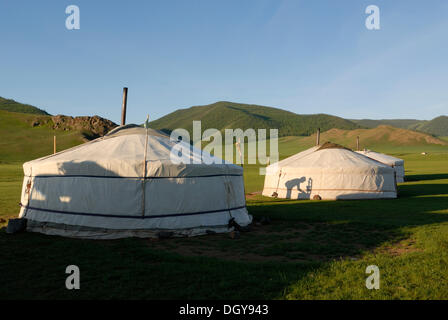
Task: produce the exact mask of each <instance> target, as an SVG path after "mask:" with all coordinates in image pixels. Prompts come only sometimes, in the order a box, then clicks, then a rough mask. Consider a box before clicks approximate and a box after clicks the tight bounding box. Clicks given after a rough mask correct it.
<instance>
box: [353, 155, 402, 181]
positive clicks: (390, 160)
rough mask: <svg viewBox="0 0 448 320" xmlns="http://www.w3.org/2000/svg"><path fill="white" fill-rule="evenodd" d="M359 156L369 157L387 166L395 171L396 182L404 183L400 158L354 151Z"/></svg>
mask: <svg viewBox="0 0 448 320" xmlns="http://www.w3.org/2000/svg"><path fill="white" fill-rule="evenodd" d="M356 152H358V153H360V154H363V155H365V156H366V157H369V158H371V159H373V160H376V161H379V162H381V163H384V164H387V165H388V166H390V167H392V168H394V169H395V175H396V177H397V182H398V183H402V182H404V160H403V159H400V158H395V157H392V156H389V155H387V154H384V153H379V152H375V151H371V150H364V151H356Z"/></svg>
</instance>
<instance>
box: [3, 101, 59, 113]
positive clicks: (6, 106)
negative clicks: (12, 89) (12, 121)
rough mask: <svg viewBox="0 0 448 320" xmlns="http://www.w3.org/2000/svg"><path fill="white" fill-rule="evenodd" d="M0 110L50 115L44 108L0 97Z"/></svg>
mask: <svg viewBox="0 0 448 320" xmlns="http://www.w3.org/2000/svg"><path fill="white" fill-rule="evenodd" d="M0 110H5V111H10V112H20V113H31V114H40V115H47V116H48V115H50V114H49V113H47V112H46V111H45V110H42V109H39V108H37V107H35V106H32V105H29V104H23V103H20V102H17V101H14V100H12V99H5V98H2V97H0Z"/></svg>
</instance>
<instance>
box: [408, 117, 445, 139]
mask: <svg viewBox="0 0 448 320" xmlns="http://www.w3.org/2000/svg"><path fill="white" fill-rule="evenodd" d="M413 129H414V130H418V131H421V132H426V133H429V134H433V135H436V136H448V117H447V116H440V117H437V118H434V119H432V120H431V121H422V122H420V123H419V124H418V125H417V126H415V127H414V128H413Z"/></svg>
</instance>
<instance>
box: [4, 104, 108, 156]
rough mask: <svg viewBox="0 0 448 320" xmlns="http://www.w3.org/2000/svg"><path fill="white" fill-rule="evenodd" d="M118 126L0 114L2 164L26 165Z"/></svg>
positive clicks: (87, 120)
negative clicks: (22, 163)
mask: <svg viewBox="0 0 448 320" xmlns="http://www.w3.org/2000/svg"><path fill="white" fill-rule="evenodd" d="M116 126H117V125H116V124H115V123H113V122H112V121H110V120H107V119H103V118H101V117H98V116H94V117H75V118H73V117H67V116H60V115H58V116H46V115H35V114H27V113H16V112H9V111H3V110H0V136H1V137H2V139H1V140H0V162H10V161H26V160H30V159H35V158H39V157H42V156H44V155H48V154H51V153H52V152H53V136H56V137H57V150H63V149H67V148H70V147H72V146H75V145H78V144H80V143H83V142H85V141H87V140H90V139H93V138H96V137H99V136H101V135H104V134H105V133H107V132H108V131H109V130H110V129H112V128H114V127H116Z"/></svg>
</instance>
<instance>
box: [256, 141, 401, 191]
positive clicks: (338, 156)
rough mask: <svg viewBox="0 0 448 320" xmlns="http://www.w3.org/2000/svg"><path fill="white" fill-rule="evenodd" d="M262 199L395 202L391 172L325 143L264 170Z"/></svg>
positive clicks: (355, 154) (384, 166)
mask: <svg viewBox="0 0 448 320" xmlns="http://www.w3.org/2000/svg"><path fill="white" fill-rule="evenodd" d="M262 194H263V195H264V196H268V197H278V198H286V199H313V198H314V197H316V196H319V197H320V199H324V200H325V199H326V200H336V199H377V198H396V197H397V189H396V183H395V179H394V169H393V168H391V167H389V166H387V165H385V164H383V163H380V162H378V161H376V160H373V159H370V158H368V157H365V156H363V155H361V154H359V153H356V152H353V151H352V150H349V149H346V148H343V147H341V146H339V145H337V144H333V143H328V142H327V143H325V144H323V145H321V146H316V147H313V148H311V149H308V150H305V151H303V152H301V153H298V154H296V155H293V156H291V157H289V158H286V159H284V160H282V161H280V162H277V163H274V164H271V165H269V166H268V167H267V168H266V177H265V183H264V189H263V193H262Z"/></svg>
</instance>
